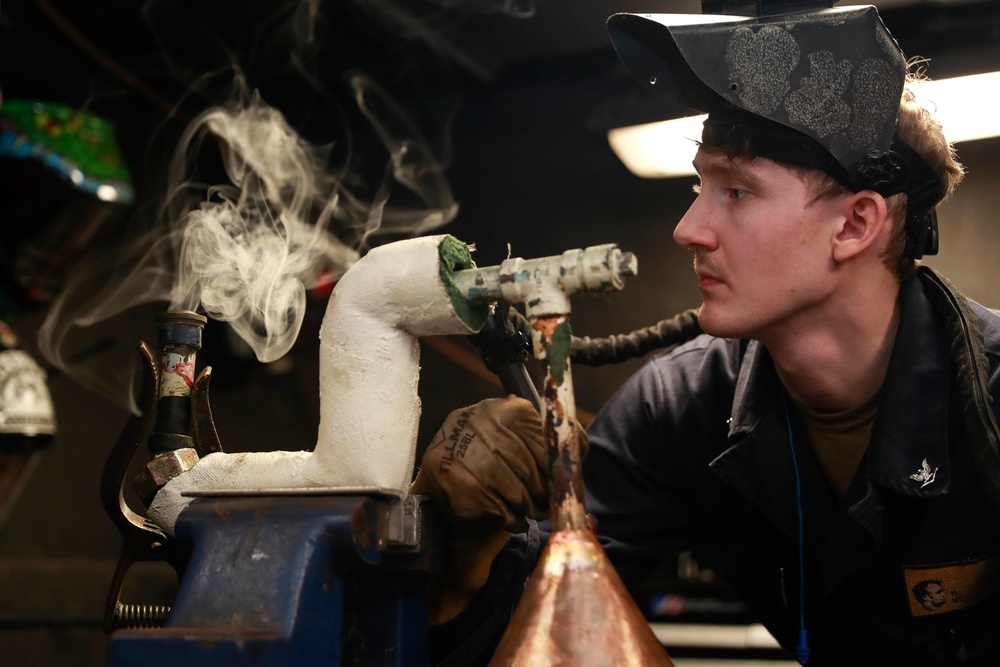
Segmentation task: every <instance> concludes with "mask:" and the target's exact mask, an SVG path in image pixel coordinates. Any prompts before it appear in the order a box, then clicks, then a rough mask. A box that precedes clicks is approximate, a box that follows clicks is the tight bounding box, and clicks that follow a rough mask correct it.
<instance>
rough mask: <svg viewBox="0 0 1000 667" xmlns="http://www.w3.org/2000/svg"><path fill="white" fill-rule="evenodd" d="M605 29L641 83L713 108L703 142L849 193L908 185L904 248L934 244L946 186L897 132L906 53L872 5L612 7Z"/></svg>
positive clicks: (927, 248) (928, 250) (916, 250)
mask: <svg viewBox="0 0 1000 667" xmlns="http://www.w3.org/2000/svg"><path fill="white" fill-rule="evenodd" d="M608 30H609V32H610V34H611V40H612V42H613V44H614V46H615V49H616V50H617V52H618V56H619V58H620V59H621V61H622V63H623V64H624V65H625V68H626V69H627V70H628V71H629V72H630V73H631V74H632V76H633V77H635V78H636V79H637V80H638V81H639V82H640V83H641V84H642V85H643V86H644V87H646V88H647V89H649V90H651V91H653V92H655V93H657V94H661V95H665V96H667V97H669V98H672V99H673V100H674V101H676V102H677V103H679V104H681V105H683V106H686V107H689V108H691V109H694V110H697V111H701V112H708V114H709V117H708V120H707V121H706V124H705V135H704V139H705V140H706V142H707V143H710V144H711V145H713V146H717V147H720V148H729V149H736V150H739V151H740V152H745V153H749V154H751V155H755V156H760V157H767V158H770V159H773V160H775V161H777V162H782V163H785V164H790V165H796V166H803V167H810V168H815V169H820V170H821V171H823V172H825V173H827V174H829V175H830V176H832V177H833V178H835V179H836V180H837V181H839V182H840V183H841V184H842V185H844V186H845V187H847V188H848V189H849V190H851V191H853V192H858V191H860V190H864V189H871V190H874V191H876V192H878V193H879V194H881V195H883V196H885V197H888V196H890V195H893V194H897V193H901V192H905V193H907V195H908V205H907V223H906V224H907V249H906V252H907V254H908V255H909V256H911V257H914V258H919V257H921V256H922V255H924V254H934V253H936V252H937V222H936V219H935V218H934V213H933V210H932V209H933V207H934V205H935V204H936V203H937V202H938V200H939V199H940V198H941V196H942V194H943V186H942V184H941V181H940V179H939V178H938V177H937V175H936V174H934V172H933V171H932V170H931V168H930V167H929V166H928V165H927V163H926V162H925V161H924V160H923V158H921V157H920V156H919V155H918V154H917V153H916V152H915V151H914V150H913V149H912V148H910V147H909V146H907V145H906V144H905V143H903V142H902V141H900V139H899V137H898V136H897V134H896V119H897V115H898V111H899V102H900V99H901V97H902V92H903V85H904V83H905V80H906V61H905V58H904V56H903V54H902V52H901V51H900V49H899V46H898V45H897V44H896V42H895V41H894V40H893V38H892V36H891V35H890V34H889V32H888V30H887V29H886V28H885V26H884V25H883V24H882V20H881V19H880V18H879V15H878V12H877V11H876V9H875V8H874V7H870V6H865V7H845V8H833V9H821V10H817V11H808V12H799V13H788V14H779V15H772V16H763V17H742V16H727V15H714V14H693V15H692V14H615V15H614V16H612V17H611V18H610V19H608Z"/></svg>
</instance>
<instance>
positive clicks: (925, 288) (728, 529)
mask: <svg viewBox="0 0 1000 667" xmlns="http://www.w3.org/2000/svg"><path fill="white" fill-rule="evenodd" d="M899 301H900V306H901V309H900V313H901V320H900V326H899V332H898V334H897V338H896V341H895V344H894V347H893V352H892V356H891V359H890V363H889V369H888V375H887V378H886V381H885V384H884V386H883V388H882V393H881V397H880V403H879V407H878V413H877V416H876V420H875V423H874V426H873V429H872V438H871V443H870V445H869V448H868V451H867V453H866V454H865V457H864V459H863V460H862V462H861V465H860V467H859V470H858V472H857V474H856V475H855V478H854V480H853V482H852V484H851V486H850V488H849V490H848V492H847V495H846V497H845V498H844V500H843V501H839V500H838V499H837V498H836V496H835V494H834V493H833V491H832V490H831V488H830V486H829V484H828V483H827V481H826V478H825V476H824V474H823V472H822V469H821V468H820V465H819V462H818V460H817V459H816V457H815V455H814V453H813V451H812V448H811V447H810V445H809V442H808V438H807V436H806V434H805V432H804V430H803V429H802V427H801V425H800V424H799V422H798V419H797V416H796V414H795V411H794V409H789V408H788V404H787V399H786V397H785V391H784V389H783V387H782V385H781V384H780V382H779V381H778V378H777V375H776V373H775V370H774V366H773V363H772V361H771V359H770V357H769V355H768V353H767V351H766V349H765V348H764V347H763V346H761V345H759V344H758V343H756V342H748V341H737V340H726V339H719V338H713V337H710V336H707V335H703V336H699V337H698V338H696V339H694V340H692V341H690V342H688V343H686V344H684V345H682V346H680V347H678V348H676V349H674V350H672V351H671V352H669V353H667V354H664V355H662V356H659V357H656V358H654V359H653V360H651V361H650V362H649V363H648V364H646V365H645V366H644V367H643V368H642V369H641V370H640V371H639V372H638V373H636V374H635V375H634V376H633V377H632V378H630V380H629V381H628V382H627V383H626V384H625V385H624V386H623V387H622V388H621V389H620V390H619V391H618V392H617V393H616V394H615V396H614V397H613V398H612V399H611V400H610V401H609V403H608V404H607V405H606V406H605V407H604V409H602V410H601V412H600V413H599V414H598V416H597V418H596V419H595V421H594V423H593V424H592V425H591V426H590V428H589V429H588V434H589V437H590V450H589V453H588V454H587V457H586V460H585V462H584V481H585V486H586V491H587V509H588V510H589V511H590V512H591V513H593V514H594V515H595V516H596V517H597V519H598V522H599V523H598V533H599V537H600V539H601V541H602V543H603V544H604V546H605V549H606V551H607V553H608V555H609V556H610V558H611V561H612V563H613V564H614V565H615V567H616V568H617V570H618V572H619V574H621V576H622V578H623V579H624V580H625V582H626V584H629V585H633V586H634V585H636V584H638V583H640V582H641V580H642V579H643V578H644V576H645V575H647V574H648V573H649V572H650V571H651V570H652V569H653V568H655V567H656V566H657V565H658V564H659V563H660V562H662V560H663V559H664V557H665V555H667V554H671V553H676V552H678V551H683V550H688V549H691V548H694V547H701V548H702V549H706V548H707V549H708V551H709V553H710V554H711V559H712V564H713V566H714V568H715V569H716V571H717V572H718V573H719V574H721V575H722V576H723V577H724V578H725V580H726V581H727V582H729V583H730V584H731V585H732V587H733V588H734V589H735V590H736V591H737V592H738V593H739V595H740V596H741V597H742V598H743V600H744V601H745V602H746V603H747V604H748V606H749V607H750V609H751V610H752V612H753V613H754V614H755V616H756V617H757V618H758V619H759V620H760V621H761V622H762V623H763V624H764V625H765V626H766V627H767V629H768V630H769V631H770V632H771V633H772V634H773V635H774V636H775V638H776V639H777V640H778V641H779V642H780V643H781V645H782V646H783V647H784V648H785V649H786V650H788V651H789V652H790V653H791V654H793V655H794V651H795V647H796V644H797V642H798V635H799V628H800V611H799V597H800V595H804V602H805V605H804V607H805V615H804V618H805V628H806V630H807V633H808V637H809V644H810V647H811V651H812V655H811V659H810V661H809V664H810V665H816V666H818V667H821V666H823V665H838V666H842V665H879V666H880V667H885V666H890V665H928V666H929V665H935V666H937V665H990V666H991V667H996V666H997V665H1000V503H998V502H997V500H996V499H997V498H1000V453H998V442H1000V437H998V430H997V426H996V416H995V407H994V405H993V402H992V400H991V399H990V395H992V394H995V393H996V392H997V390H998V383H1000V313H997V312H994V311H990V310H987V309H985V308H982V307H981V306H978V305H976V304H973V303H971V302H968V301H967V300H965V299H964V298H962V297H960V296H959V295H957V293H956V292H955V291H954V290H953V289H951V288H950V286H949V285H948V284H947V283H946V281H944V280H943V279H942V278H940V277H939V276H937V275H936V274H934V273H933V272H931V271H929V270H927V269H920V270H919V275H918V276H917V275H915V276H912V277H910V278H908V279H907V280H905V281H904V283H903V285H902V287H901V290H900V296H899ZM980 331H981V333H980ZM792 447H794V452H795V455H794V457H793V455H792V451H793V450H792ZM925 461H926V464H925V463H924V462H925ZM796 463H797V465H796ZM925 465H926V469H925ZM796 468H797V471H796ZM797 480H798V487H799V488H800V489H801V493H800V495H801V511H802V518H803V520H802V524H801V527H800V524H799V519H798V516H799V512H798V508H799V503H798V502H797V493H796V488H797ZM928 480H932V481H930V482H929V483H926V482H927V481H928ZM533 539H534V532H533V531H532V532H529V533H528V534H527V535H526V536H515V538H514V539H512V540H511V544H510V547H509V549H508V553H505V554H502V555H501V558H500V559H498V561H497V563H498V566H497V567H495V568H494V570H495V571H494V573H493V575H491V579H490V583H489V584H488V586H487V590H486V591H484V593H485V594H486V596H487V597H489V596H494V599H496V596H497V595H499V593H498V591H501V590H506V591H515V592H516V591H517V590H519V588H520V586H522V585H523V582H522V581H519V580H518V576H519V575H515V574H514V563H515V562H516V561H517V558H512V557H511V553H517V554H519V557H520V558H522V559H524V558H526V559H530V558H532V557H534V556H535V554H536V553H537V547H536V546H534V545H533V544H532V540H533ZM543 539H544V535H543ZM800 539H801V540H802V544H803V551H804V558H803V565H804V567H803V568H801V569H802V574H803V576H804V580H805V585H804V588H803V590H799V588H800V586H799V577H800V565H799V562H800V558H799V540H800ZM504 557H506V558H508V559H509V563H508V564H507V565H506V566H504V561H503V558H504ZM505 567H506V569H504V568H505ZM520 570H521V571H522V572H523V570H524V567H523V563H522V564H521V565H520ZM927 580H931V581H941V582H943V587H944V588H949V584H950V583H951V582H954V581H958V582H959V583H961V584H962V585H960V586H957V587H951V588H950V589H949V591H948V592H946V594H945V595H944V596H939V597H938V598H937V599H936V600H934V601H933V602H932V603H931V606H930V607H927V608H924V607H922V606H921V605H920V604H919V603H920V598H919V593H918V592H917V591H914V584H917V583H919V582H921V581H927ZM969 582H978V583H969ZM508 605H509V602H508V603H505V604H504V608H505V609H506V607H507V606H508ZM479 613H480V614H482V613H483V612H482V611H480V612H479ZM501 613H505V612H501ZM473 615H474V614H473ZM463 632H464V633H465V634H463V635H462V636H466V637H469V638H472V637H474V636H475V635H476V634H477V633H475V632H471V631H469V630H464V631H463ZM477 641H478V640H477ZM472 643H474V642H473V641H472V640H471V639H470V641H469V642H467V646H466V647H465V648H466V650H467V651H468V650H471V644H472ZM456 655H457V654H456ZM463 661H464V662H463ZM471 662H472V661H471V660H470V659H468V656H465V657H463V658H460V659H459V660H458V661H457V662H453V663H450V664H471ZM445 664H449V663H448V662H447V661H446V663H445Z"/></svg>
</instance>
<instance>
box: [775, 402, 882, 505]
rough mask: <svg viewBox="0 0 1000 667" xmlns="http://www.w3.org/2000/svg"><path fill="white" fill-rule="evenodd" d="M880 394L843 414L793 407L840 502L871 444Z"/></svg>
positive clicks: (799, 405)
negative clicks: (797, 412)
mask: <svg viewBox="0 0 1000 667" xmlns="http://www.w3.org/2000/svg"><path fill="white" fill-rule="evenodd" d="M878 399H879V394H876V395H875V397H874V398H872V399H871V400H870V401H868V402H867V403H865V404H864V405H861V406H859V407H856V408H852V409H850V410H844V411H842V412H816V411H814V410H810V409H809V408H807V407H806V406H804V405H801V404H799V403H795V407H796V408H797V409H798V411H799V416H800V417H801V418H802V425H803V426H804V427H805V431H806V434H807V435H808V436H809V442H810V443H811V444H812V447H813V451H814V452H816V457H817V458H818V459H819V463H820V465H821V466H822V467H823V472H825V473H826V478H827V481H829V482H830V485H831V486H832V487H833V490H834V491H835V492H836V493H837V497H838V498H840V499H843V497H844V495H845V494H846V493H847V488H848V487H849V486H850V485H851V480H852V479H854V473H855V472H857V470H858V465H859V464H860V463H861V458H862V457H863V456H864V455H865V450H866V449H867V448H868V442H869V441H870V440H871V434H872V424H873V423H874V422H875V414H876V412H877V411H878Z"/></svg>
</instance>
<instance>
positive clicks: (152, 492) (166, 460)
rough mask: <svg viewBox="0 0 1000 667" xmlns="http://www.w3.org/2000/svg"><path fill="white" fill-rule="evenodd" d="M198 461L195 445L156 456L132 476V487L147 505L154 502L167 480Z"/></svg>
mask: <svg viewBox="0 0 1000 667" xmlns="http://www.w3.org/2000/svg"><path fill="white" fill-rule="evenodd" d="M197 462H198V452H197V451H195V449H194V448H193V447H185V448H183V449H173V450H170V451H168V452H164V453H163V454H160V455H159V456H156V457H154V458H153V459H152V460H151V461H150V462H149V463H147V464H146V465H144V466H143V467H142V470H140V471H139V472H137V473H136V474H135V476H134V477H133V478H132V488H133V489H135V492H136V493H138V494H139V498H141V499H142V502H143V504H144V505H145V506H146V507H149V505H150V504H151V503H152V502H153V498H155V497H156V492H157V491H159V490H160V489H162V488H163V487H164V485H166V483H167V482H169V481H170V480H172V479H173V478H174V477H177V476H178V475H180V474H181V473H185V472H187V471H188V470H190V469H191V468H193V467H194V464H195V463H197Z"/></svg>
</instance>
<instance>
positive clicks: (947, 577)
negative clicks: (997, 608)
mask: <svg viewBox="0 0 1000 667" xmlns="http://www.w3.org/2000/svg"><path fill="white" fill-rule="evenodd" d="M903 575H904V578H905V579H906V597H907V599H908V600H909V604H910V615H911V616H930V615H933V614H946V613H948V612H951V611H958V610H959V609H965V608H967V607H971V606H972V605H974V604H976V603H977V602H980V601H982V600H985V599H987V598H990V597H993V596H994V595H996V594H997V593H1000V553H997V554H994V555H992V556H987V557H985V558H980V559H978V560H970V561H963V562H960V563H948V564H945V565H927V566H919V567H904V568H903Z"/></svg>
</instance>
